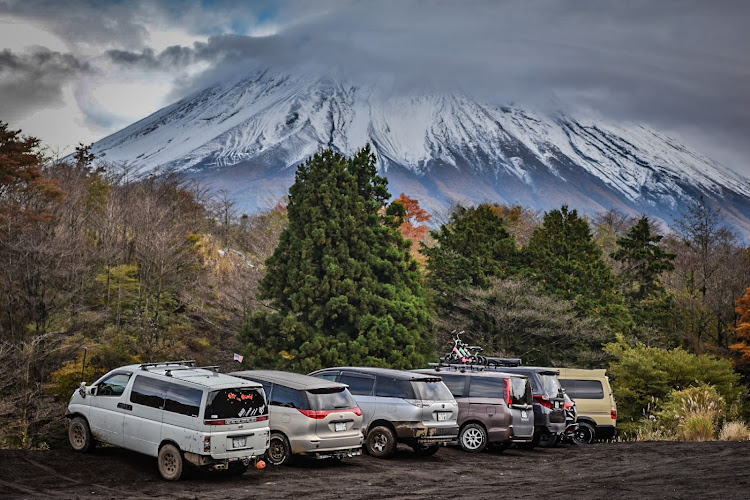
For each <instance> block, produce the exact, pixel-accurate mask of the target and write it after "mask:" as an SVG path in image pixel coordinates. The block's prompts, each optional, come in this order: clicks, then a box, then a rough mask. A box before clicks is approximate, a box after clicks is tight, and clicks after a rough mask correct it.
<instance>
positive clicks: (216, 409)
mask: <svg viewBox="0 0 750 500" xmlns="http://www.w3.org/2000/svg"><path fill="white" fill-rule="evenodd" d="M267 413H268V408H267V407H266V396H265V393H264V392H263V389H255V388H251V387H242V388H239V389H222V390H220V391H212V392H210V393H209V394H208V399H207V401H206V413H205V417H204V418H206V419H223V418H242V417H255V416H258V415H266V414H267Z"/></svg>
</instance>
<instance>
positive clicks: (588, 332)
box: [0, 124, 750, 448]
mask: <svg viewBox="0 0 750 500" xmlns="http://www.w3.org/2000/svg"><path fill="white" fill-rule="evenodd" d="M41 151H42V150H41V149H40V145H39V143H38V141H36V140H35V139H31V138H26V137H24V136H23V135H22V133H21V132H19V131H13V130H12V129H11V128H9V126H8V125H6V124H0V262H1V263H2V264H0V301H2V304H3V305H2V307H0V356H2V359H3V361H4V363H3V370H2V372H1V373H0V423H1V424H2V426H1V427H0V429H1V430H0V446H5V447H26V448H31V447H40V446H46V445H54V444H55V443H56V442H57V441H58V440H59V439H60V436H61V433H60V430H61V429H63V428H64V425H65V423H66V422H65V420H64V417H63V415H64V411H65V405H66V404H67V400H68V398H69V396H70V393H71V391H72V390H73V389H74V388H75V387H76V386H77V385H78V384H79V383H80V381H81V380H82V379H83V380H85V381H87V382H92V381H93V380H95V379H96V378H97V377H98V376H99V375H101V374H103V373H104V372H106V371H108V370H110V369H112V368H114V367H117V366H120V365H123V364H126V363H134V362H147V361H155V360H164V359H196V360H198V362H199V363H200V364H219V365H221V366H222V367H224V368H229V367H232V365H234V366H239V365H238V363H237V362H235V361H232V353H233V352H238V353H242V354H243V355H244V356H245V361H244V362H243V363H242V365H243V367H246V368H250V367H261V366H269V367H276V368H285V369H293V370H297V371H305V370H309V369H312V368H315V367H320V366H325V365H327V364H330V363H342V364H344V363H360V364H376V365H382V366H394V367H400V368H411V367H417V366H420V365H422V364H424V362H426V361H430V360H432V359H434V358H435V357H436V356H437V353H438V352H440V351H442V350H444V349H445V346H446V340H447V339H448V337H449V332H450V331H451V330H453V329H459V330H465V331H466V335H465V338H466V339H468V340H469V341H470V342H471V343H479V344H482V345H483V346H484V347H485V350H486V351H487V352H489V353H492V354H498V355H508V356H514V357H515V356H518V357H521V358H523V360H524V363H525V364H545V365H553V366H580V367H605V368H610V370H611V372H612V373H613V375H614V377H613V378H614V387H615V391H616V396H618V397H620V394H621V395H622V402H623V404H624V406H623V411H624V412H626V413H625V416H627V418H629V419H633V420H634V421H635V420H637V419H638V418H639V417H640V416H641V412H642V410H643V408H644V407H645V406H646V405H647V403H649V402H650V401H651V399H650V398H651V397H659V398H667V399H668V398H669V397H670V394H672V392H671V391H675V390H682V389H685V388H686V386H690V385H696V384H700V383H705V384H709V387H710V388H711V390H714V391H717V392H716V394H717V397H719V396H720V397H721V398H723V399H722V401H724V402H725V403H726V405H727V408H729V407H733V408H734V410H733V411H734V416H735V417H737V418H740V417H741V416H742V414H743V412H744V410H743V408H744V407H745V406H746V405H745V403H744V399H742V398H743V394H744V393H745V389H744V387H742V386H739V385H738V381H739V377H740V376H747V375H748V373H750V368H748V366H749V365H750V363H748V361H747V358H748V351H750V348H748V342H750V333H748V332H750V330H748V328H749V327H748V321H749V319H748V318H750V308H749V305H750V301H749V299H748V297H749V296H750V295H748V294H750V288H749V287H750V248H748V247H746V246H744V245H743V244H742V243H740V239H739V238H738V237H737V235H735V234H733V233H732V232H731V231H729V230H728V229H726V227H725V226H724V224H723V220H722V214H721V212H718V211H716V210H713V209H711V208H710V207H709V206H708V205H707V204H705V203H704V202H703V200H701V199H696V200H694V202H693V204H692V206H691V208H690V210H689V211H687V212H685V213H683V214H681V215H680V217H679V218H678V224H677V225H676V227H675V228H674V231H667V229H666V228H663V227H656V226H654V225H653V224H652V223H651V221H650V220H649V219H648V218H646V217H640V218H635V219H633V218H630V217H626V216H625V215H623V214H620V213H618V212H614V211H612V212H607V213H602V214H598V215H595V216H585V215H584V214H582V213H579V212H578V211H577V210H576V209H575V207H573V206H562V207H560V208H559V209H555V210H551V211H549V212H547V213H537V212H535V211H533V210H530V209H527V208H524V207H508V206H500V205H495V204H483V205H479V206H475V207H463V206H456V207H454V208H453V210H452V211H451V212H450V214H448V215H447V216H446V215H444V214H443V216H442V217H433V218H432V220H430V215H437V214H427V213H425V212H424V211H423V210H421V209H420V207H419V203H418V201H417V200H415V199H413V198H411V197H409V193H403V194H401V196H400V197H399V198H398V199H397V200H396V201H395V202H390V203H389V201H388V200H390V199H392V196H391V195H395V194H398V193H388V192H387V180H385V179H384V178H382V177H378V176H377V175H376V169H375V163H374V162H375V159H374V157H373V156H372V155H371V154H370V153H369V150H367V149H365V150H362V151H360V152H359V153H358V154H357V155H355V156H354V157H352V158H345V157H343V156H341V155H339V154H337V153H333V152H330V151H328V152H322V153H319V154H316V155H314V156H313V157H311V158H310V159H308V161H307V162H306V163H305V164H304V165H302V166H300V168H299V169H298V172H297V178H296V182H295V185H294V186H293V187H292V189H291V190H290V195H289V197H288V198H287V199H285V200H283V201H279V202H278V204H277V205H276V206H274V207H269V208H268V210H267V211H265V212H264V213H260V214H253V215H249V214H242V213H239V212H238V211H237V210H236V208H235V205H234V204H233V202H232V200H231V199H230V198H229V196H228V194H227V193H225V192H211V191H209V190H207V189H206V188H205V187H203V186H201V185H198V184H194V183H190V182H187V181H185V180H184V179H183V178H181V177H178V176H174V175H163V176H149V177H145V178H144V177H137V176H135V175H134V174H133V172H132V170H131V169H129V168H128V167H127V165H102V164H97V167H96V168H94V167H93V164H94V163H93V160H94V158H93V155H92V154H91V153H90V149H89V148H87V147H85V146H79V148H78V149H77V150H76V154H75V156H74V159H73V160H72V161H71V162H66V163H62V162H59V161H51V160H50V159H49V158H46V157H44V155H43V154H42V153H41ZM438 219H440V220H442V221H443V223H442V224H438V223H436V220H438ZM429 223H433V225H432V226H431V228H432V230H431V231H429V230H428V228H427V226H426V224H429ZM266 269H268V270H269V272H268V273H267V272H266ZM743 297H744V298H743ZM605 346H606V348H605ZM84 353H86V356H87V363H86V369H85V371H84V372H83V373H81V368H82V362H83V356H84ZM665 360H666V361H665ZM735 361H738V363H737V364H736V369H737V370H739V371H735V369H734V368H733V364H732V363H734V362H735ZM680 363H681V364H680ZM678 364H680V365H679V366H685V367H686V368H685V370H683V371H681V372H680V373H671V372H669V373H668V371H665V369H664V366H666V365H670V366H672V365H675V366H676V365H678ZM634 366H635V367H647V368H648V370H653V373H657V372H658V377H657V378H658V380H659V385H658V388H655V389H652V390H651V392H648V391H645V390H642V387H643V386H644V384H646V382H648V381H646V382H644V381H643V380H642V378H641V379H639V378H638V377H635V376H634V375H633V372H634V370H633V369H632V368H633V367H634ZM691 367H692V369H697V368H696V367H703V368H701V369H700V370H701V373H702V374H698V375H696V376H695V377H692V378H691V376H688V375H686V374H689V373H692V372H690V369H691ZM641 371H642V372H643V370H641ZM696 373H697V372H696ZM641 375H643V373H641ZM654 376H656V375H654ZM626 381H627V384H626ZM618 383H619V385H618ZM657 389H658V391H657ZM644 391H645V392H644ZM656 392H658V394H656ZM732 405H733V406H732Z"/></svg>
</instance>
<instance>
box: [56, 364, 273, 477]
mask: <svg viewBox="0 0 750 500" xmlns="http://www.w3.org/2000/svg"><path fill="white" fill-rule="evenodd" d="M67 417H68V418H69V419H70V427H69V429H68V437H69V439H70V444H71V445H72V446H73V449H75V450H76V451H81V452H86V451H89V450H91V449H93V447H94V445H95V444H96V442H97V441H99V442H102V443H108V444H112V445H115V446H120V447H122V448H127V449H129V450H133V451H137V452H140V453H144V454H146V455H149V456H152V457H157V458H158V464H159V472H160V473H161V475H162V477H164V479H167V480H177V479H179V478H180V476H181V475H182V472H183V469H184V465H185V462H187V463H188V464H190V465H192V466H195V467H199V468H207V469H217V470H227V471H229V472H230V473H236V474H242V473H243V472H245V471H246V470H247V468H248V466H249V464H250V462H251V461H252V460H257V458H258V457H260V456H261V455H263V454H264V453H265V451H266V449H267V448H268V444H269V436H270V430H269V427H268V405H267V404H266V397H265V393H264V391H263V387H262V386H261V384H258V383H256V382H251V381H248V380H243V379H240V378H237V377H232V376H229V375H224V374H221V373H218V370H217V369H216V367H208V368H199V367H196V366H195V362H194V361H176V362H165V363H144V364H140V365H129V366H123V367H121V368H118V369H116V370H112V371H111V372H109V373H107V374H106V375H104V376H103V377H102V378H100V379H99V380H97V381H96V382H95V383H94V384H93V385H91V386H86V385H85V384H81V388H80V389H78V390H77V391H76V392H75V393H73V396H72V397H71V398H70V403H69V404H68V414H67Z"/></svg>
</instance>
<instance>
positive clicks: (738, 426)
mask: <svg viewBox="0 0 750 500" xmlns="http://www.w3.org/2000/svg"><path fill="white" fill-rule="evenodd" d="M719 439H720V440H721V441H747V440H750V428H748V426H747V424H746V423H745V422H738V421H735V422H726V423H725V424H724V427H722V428H721V433H719Z"/></svg>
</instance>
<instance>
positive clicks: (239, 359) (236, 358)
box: [234, 352, 245, 363]
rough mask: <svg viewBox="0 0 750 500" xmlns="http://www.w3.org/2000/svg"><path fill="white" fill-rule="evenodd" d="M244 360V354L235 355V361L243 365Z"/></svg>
mask: <svg viewBox="0 0 750 500" xmlns="http://www.w3.org/2000/svg"><path fill="white" fill-rule="evenodd" d="M243 359H245V356H243V355H242V354H237V353H236V352H235V353H234V360H235V361H239V362H240V363H242V360H243Z"/></svg>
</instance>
